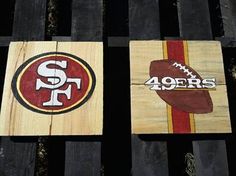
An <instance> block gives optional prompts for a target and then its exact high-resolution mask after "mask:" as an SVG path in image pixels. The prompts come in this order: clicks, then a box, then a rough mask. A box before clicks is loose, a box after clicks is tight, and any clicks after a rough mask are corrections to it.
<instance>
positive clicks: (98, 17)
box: [71, 0, 103, 41]
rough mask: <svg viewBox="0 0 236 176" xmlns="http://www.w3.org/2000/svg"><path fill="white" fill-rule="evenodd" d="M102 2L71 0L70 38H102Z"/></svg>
mask: <svg viewBox="0 0 236 176" xmlns="http://www.w3.org/2000/svg"><path fill="white" fill-rule="evenodd" d="M102 2H103V1H102V0H86V1H83V0H73V1H72V27H71V36H72V40H80V41H101V40H102V31H103V22H102V16H103V11H102V8H103V3H102Z"/></svg>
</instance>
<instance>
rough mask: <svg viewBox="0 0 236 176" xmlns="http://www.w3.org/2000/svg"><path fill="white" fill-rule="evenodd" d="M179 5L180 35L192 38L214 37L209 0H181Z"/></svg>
mask: <svg viewBox="0 0 236 176" xmlns="http://www.w3.org/2000/svg"><path fill="white" fill-rule="evenodd" d="M177 6H178V16H179V28H180V37H183V38H184V39H191V40H194V39H196V40H203V39H211V38H212V32H211V22H210V13H209V6H208V1H206V0H194V1H189V0H179V1H178V4H177Z"/></svg>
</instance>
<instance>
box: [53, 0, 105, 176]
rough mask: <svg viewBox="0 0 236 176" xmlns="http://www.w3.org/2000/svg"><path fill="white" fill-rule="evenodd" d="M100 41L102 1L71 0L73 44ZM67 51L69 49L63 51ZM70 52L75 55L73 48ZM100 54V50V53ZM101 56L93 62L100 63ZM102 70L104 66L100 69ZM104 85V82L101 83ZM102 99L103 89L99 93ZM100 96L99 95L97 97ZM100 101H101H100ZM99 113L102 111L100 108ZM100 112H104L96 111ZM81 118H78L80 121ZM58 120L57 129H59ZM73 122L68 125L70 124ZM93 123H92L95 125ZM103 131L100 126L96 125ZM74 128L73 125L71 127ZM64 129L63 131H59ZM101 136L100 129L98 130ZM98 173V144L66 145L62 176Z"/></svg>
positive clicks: (78, 142)
mask: <svg viewBox="0 0 236 176" xmlns="http://www.w3.org/2000/svg"><path fill="white" fill-rule="evenodd" d="M102 39H103V0H89V1H83V0H73V1H72V24H71V40H72V41H100V42H101V41H102ZM66 49H67V50H68V49H69V46H68V47H66ZM72 51H73V52H77V51H76V49H74V48H73V50H72ZM102 52H103V49H102ZM102 61H103V56H101V58H97V59H96V60H94V61H93V64H95V63H101V64H102ZM99 65H100V64H99ZM101 66H102V67H103V65H101ZM102 81H103V80H102ZM101 91H102V92H101V96H102V95H103V88H102V89H101ZM97 96H99V94H97ZM101 100H102V98H101ZM100 110H103V107H101V109H100ZM99 112H102V113H103V111H99ZM81 120H82V118H80V121H81ZM60 121H61V120H60V119H59V120H58V122H57V125H58V126H60ZM73 122H74V121H72V120H71V121H70V123H73ZM94 123H95V122H94ZM99 124H100V125H101V127H102V125H103V124H102V122H100V123H99ZM74 125H75V124H74ZM61 128H63V127H61ZM99 131H100V134H101V132H102V129H101V130H99ZM100 169H101V141H96V142H94V141H93V137H91V138H90V140H86V141H84V140H83V139H80V140H78V141H74V140H73V141H70V140H67V141H66V152H65V175H66V176H67V175H68V176H70V175H72V176H73V175H87V176H94V175H100Z"/></svg>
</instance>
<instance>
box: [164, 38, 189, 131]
mask: <svg viewBox="0 0 236 176" xmlns="http://www.w3.org/2000/svg"><path fill="white" fill-rule="evenodd" d="M167 52H168V59H174V60H176V61H179V62H181V63H185V58H184V44H183V41H167ZM171 110H172V123H173V133H191V126H190V116H189V113H187V112H184V111H180V110H178V109H176V108H173V107H172V108H171Z"/></svg>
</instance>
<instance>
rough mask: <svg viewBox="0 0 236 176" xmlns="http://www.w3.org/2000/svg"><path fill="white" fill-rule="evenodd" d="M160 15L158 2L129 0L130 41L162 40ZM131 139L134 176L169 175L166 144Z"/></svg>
mask: <svg viewBox="0 0 236 176" xmlns="http://www.w3.org/2000/svg"><path fill="white" fill-rule="evenodd" d="M159 13H160V12H159V1H158V0H148V1H145V0H138V1H137V0H129V36H130V39H135V40H148V39H160V36H161V33H160V19H159V18H160V17H159V16H160V14H159ZM131 92H132V90H131ZM131 130H132V129H131ZM131 139H132V172H133V176H139V175H143V176H149V175H150V174H152V176H154V175H155V176H158V175H162V176H168V175H169V173H168V161H167V147H166V146H167V144H166V142H160V141H155V140H153V141H149V142H148V141H143V140H142V139H140V138H139V136H138V135H132V138H131ZM160 152H161V153H160ZM157 156H158V158H157ZM144 158H146V160H144ZM157 163H159V164H157Z"/></svg>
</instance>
